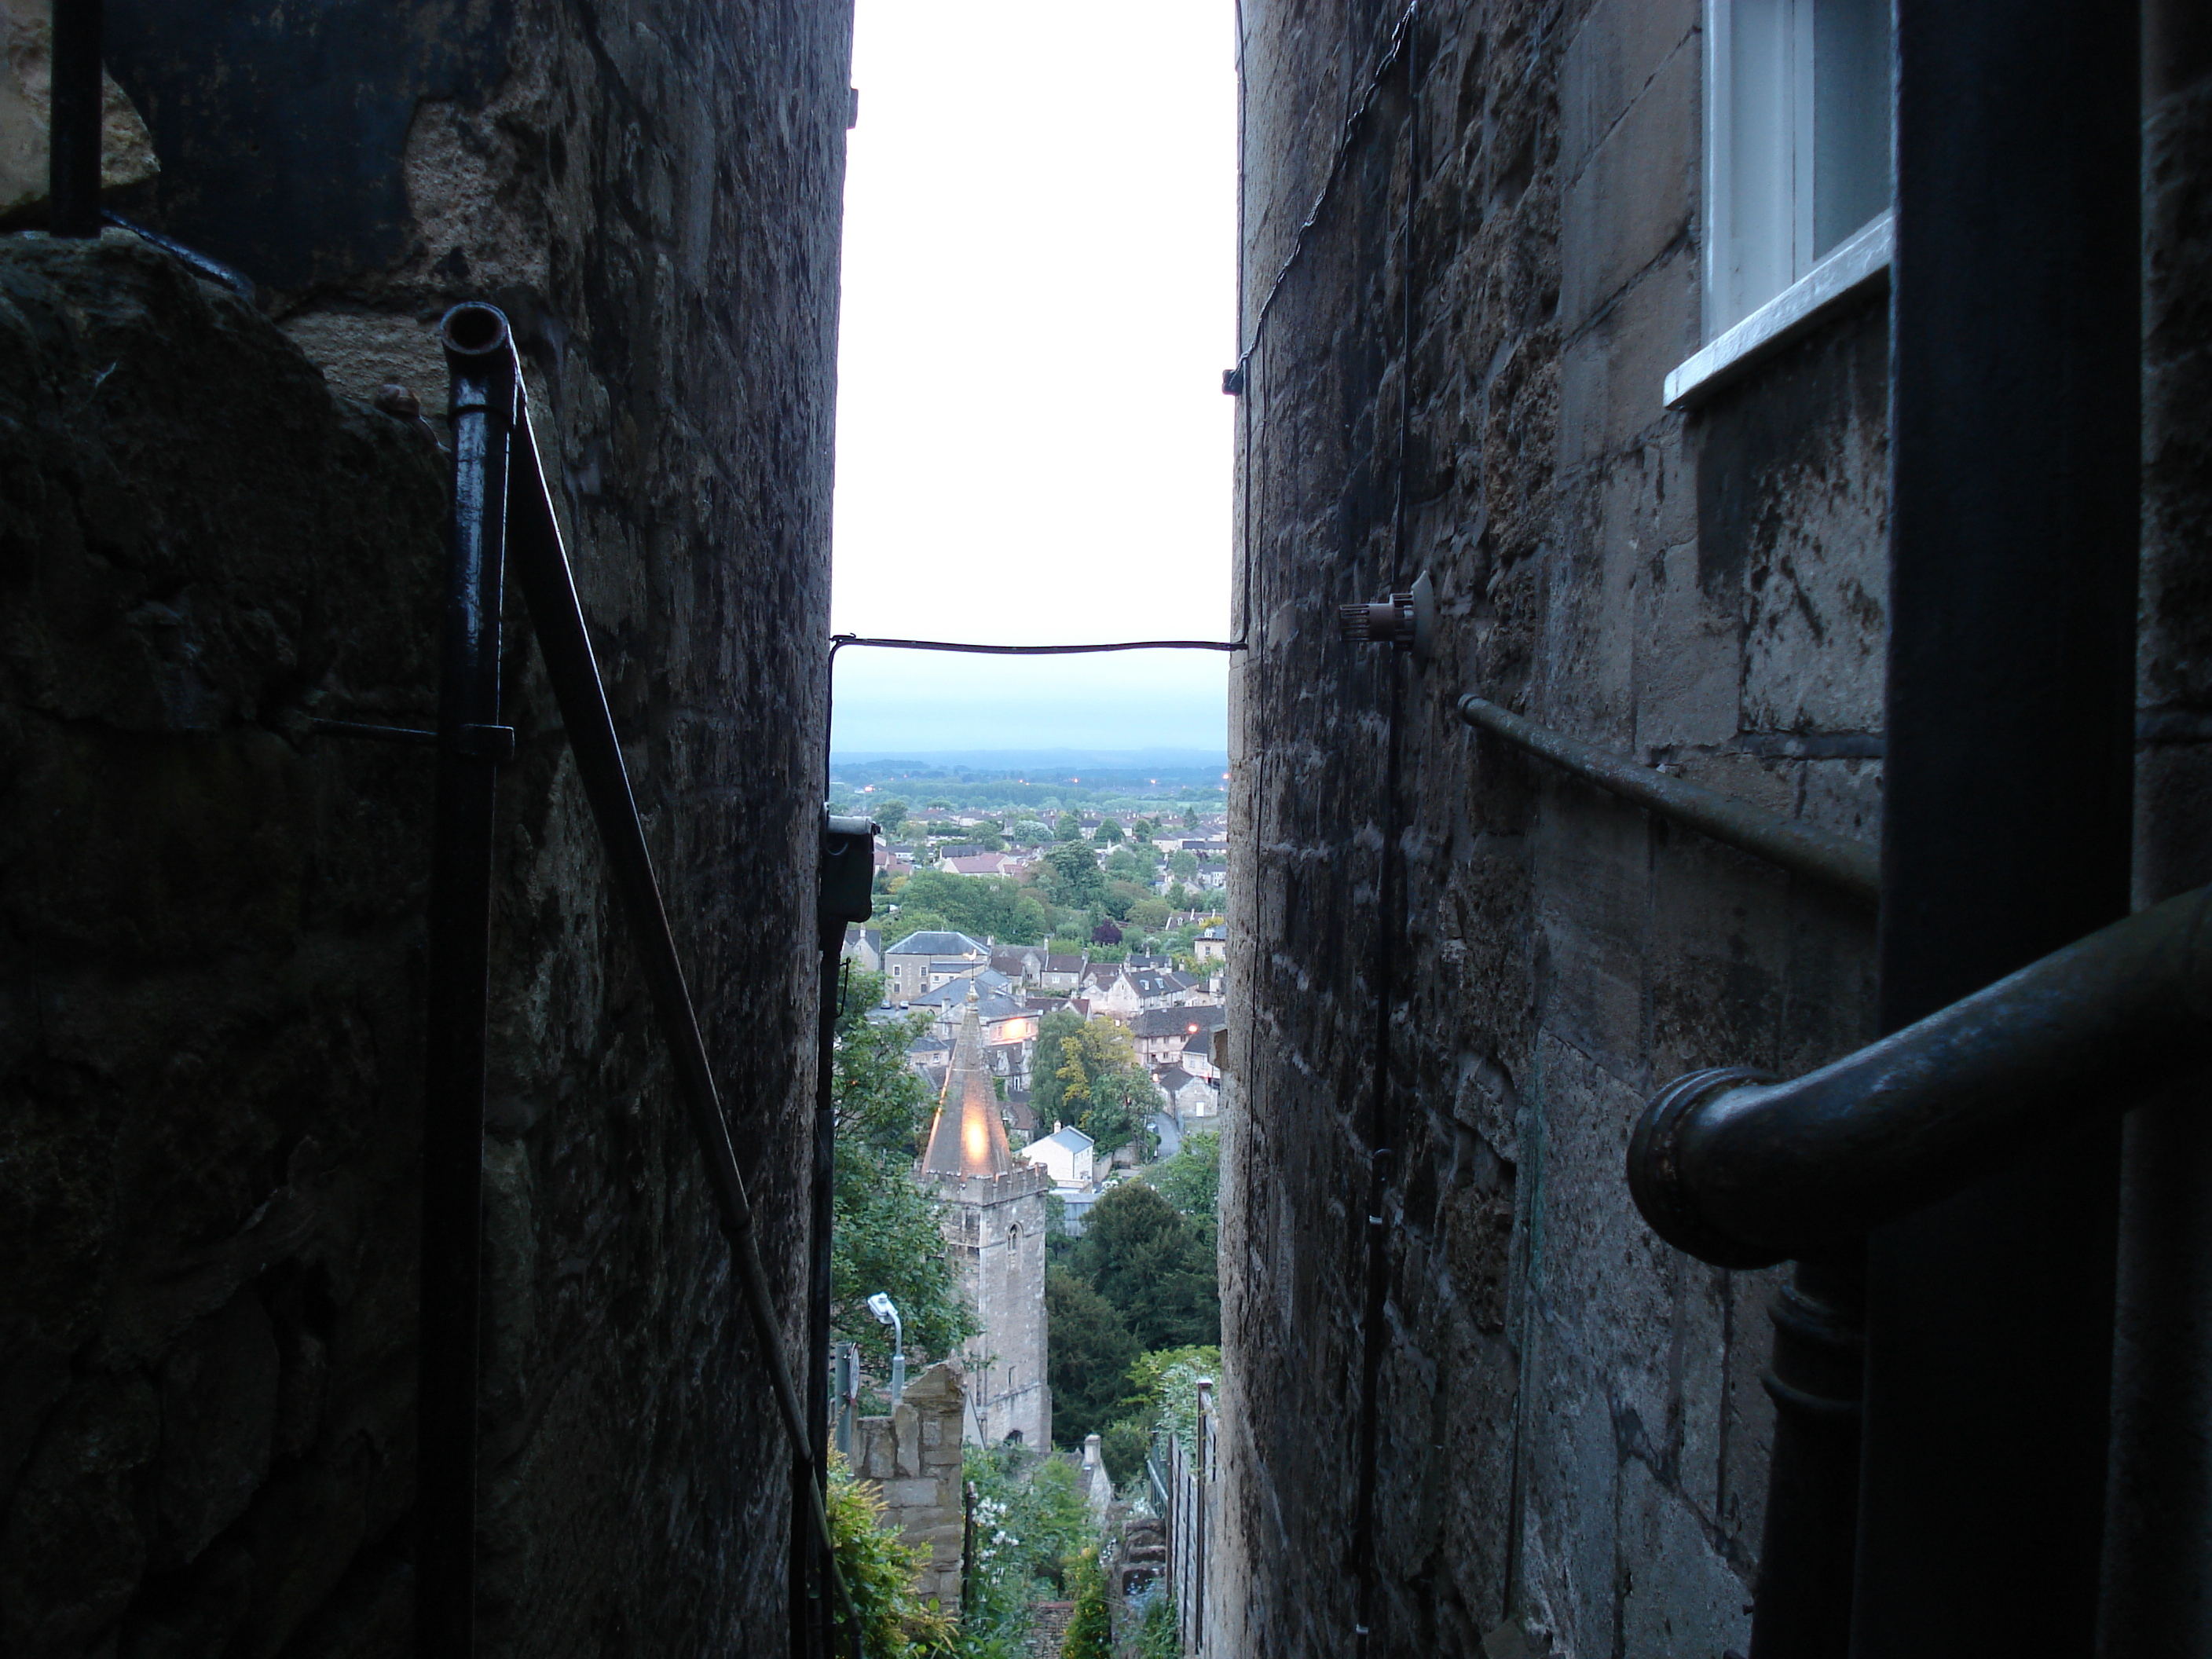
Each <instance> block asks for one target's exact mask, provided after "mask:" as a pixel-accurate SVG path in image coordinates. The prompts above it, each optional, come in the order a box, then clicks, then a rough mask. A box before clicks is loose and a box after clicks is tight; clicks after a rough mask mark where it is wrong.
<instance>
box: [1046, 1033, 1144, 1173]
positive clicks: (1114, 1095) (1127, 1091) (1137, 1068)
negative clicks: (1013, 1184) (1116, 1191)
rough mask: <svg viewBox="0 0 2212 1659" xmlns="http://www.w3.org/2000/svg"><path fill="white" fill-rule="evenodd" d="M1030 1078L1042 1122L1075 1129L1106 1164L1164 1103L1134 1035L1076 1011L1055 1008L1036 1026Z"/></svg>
mask: <svg viewBox="0 0 2212 1659" xmlns="http://www.w3.org/2000/svg"><path fill="white" fill-rule="evenodd" d="M1030 1079H1031V1085H1030V1104H1031V1105H1032V1107H1033V1108H1034V1109H1035V1110H1036V1116H1037V1121H1038V1122H1039V1123H1040V1124H1044V1123H1073V1125H1075V1127H1077V1128H1079V1129H1080V1130H1082V1131H1083V1133H1085V1134H1087V1135H1089V1136H1090V1137H1091V1140H1092V1141H1093V1142H1095V1143H1096V1149H1097V1155H1098V1156H1099V1157H1100V1158H1110V1157H1112V1156H1113V1155H1114V1154H1115V1152H1119V1151H1120V1150H1121V1148H1122V1147H1124V1146H1127V1145H1128V1144H1129V1142H1130V1140H1131V1139H1133V1138H1134V1137H1135V1135H1137V1134H1138V1133H1139V1132H1140V1131H1141V1130H1142V1128H1143V1126H1144V1122H1145V1120H1146V1118H1147V1117H1149V1116H1150V1115H1152V1109H1153V1108H1154V1107H1155V1106H1156V1105H1157V1104H1158V1100H1159V1091H1158V1088H1157V1087H1156V1086H1155V1085H1154V1084H1153V1082H1152V1074H1151V1073H1148V1072H1146V1070H1145V1067H1144V1062H1142V1061H1141V1060H1139V1059H1138V1058H1137V1051H1136V1049H1135V1048H1134V1047H1133V1045H1132V1044H1131V1043H1130V1042H1129V1034H1128V1033H1127V1031H1125V1030H1122V1029H1121V1027H1120V1026H1119V1025H1117V1024H1115V1023H1114V1022H1113V1021H1112V1020H1110V1019H1085V1018H1084V1017H1083V1016H1082V1015H1080V1014H1079V1013H1077V1012H1075V1011H1074V1010H1073V1009H1072V1008H1056V1009H1054V1011H1053V1012H1051V1013H1048V1014H1047V1015H1046V1016H1045V1017H1044V1018H1042V1019H1041V1020H1039V1021H1038V1022H1037V1040H1036V1050H1035V1051H1034V1052H1033V1053H1032V1054H1031V1055H1030Z"/></svg>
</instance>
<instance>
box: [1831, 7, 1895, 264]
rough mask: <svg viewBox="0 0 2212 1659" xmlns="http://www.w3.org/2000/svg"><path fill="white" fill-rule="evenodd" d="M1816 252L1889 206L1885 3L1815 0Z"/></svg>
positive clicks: (1886, 8)
mask: <svg viewBox="0 0 2212 1659" xmlns="http://www.w3.org/2000/svg"><path fill="white" fill-rule="evenodd" d="M1813 18H1814V41H1813V81H1814V94H1813V99H1814V119H1813V147H1814V160H1813V253H1814V258H1819V257H1820V256H1821V255H1823V254H1825V253H1826V252H1827V251H1828V250H1829V249H1830V248H1832V247H1833V246H1836V244H1837V243H1838V242H1840V241H1842V240H1844V238H1845V237H1847V236H1849V235H1850V234H1851V233H1852V232H1853V231H1855V230H1857V228H1859V227H1860V226H1861V225H1863V224H1864V223H1866V222H1867V221H1868V220H1869V219H1871V218H1873V217H1874V216H1875V214H1877V213H1880V212H1881V210H1883V209H1884V208H1886V207H1887V206H1888V205H1889V172H1890V168H1889V0H1814V7H1813Z"/></svg>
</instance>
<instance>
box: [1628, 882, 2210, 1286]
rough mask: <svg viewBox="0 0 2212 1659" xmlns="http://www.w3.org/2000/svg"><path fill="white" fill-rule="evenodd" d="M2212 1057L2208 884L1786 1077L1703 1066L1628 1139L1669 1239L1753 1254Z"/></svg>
mask: <svg viewBox="0 0 2212 1659" xmlns="http://www.w3.org/2000/svg"><path fill="white" fill-rule="evenodd" d="M2209 1062H2212V887H2201V888H2198V889H2197V890H2194V891H2192V892H2187V893H2183V894H2179V895H2178V896H2175V897H2173V898H2170V899H2168V900H2166V902H2164V903H2162V904H2160V905H2156V906H2154V907H2153V908H2150V909H2148V910H2144V911H2142V912H2140V913H2139V914H2137V915H2132V916H2129V917H2127V918H2125V919H2124V920H2123V921H2116V922H2114V923H2113V924H2112V926H2111V927H2106V928H2102V929H2100V931H2098V932H2097V933H2092V934H2091V935H2089V937H2088V938H2087V939H2080V940H2077V941H2075V943H2074V944H2072V945H2068V946H2067V947H2066V948H2065V949H2064V950H2063V951H2055V952H2053V953H2052V954H2051V955H2050V956H2047V957H2044V958H2043V959H2042V960H2041V961H2039V962H2036V963H2030V964H2029V965H2028V966H2027V967H2026V968H2023V969H2021V970H2020V971H2019V972H2018V973H2015V974H2012V975H2008V976H2007V977H2006V978H2004V979H2002V980H2000V981H1997V982H1996V984H1995V985H1992V986H1990V987H1988V988H1987V989H1986V990H1983V991H1979V992H1977V993H1976V994H1974V995H1972V996H1970V997H1967V998H1966V999H1964V1000H1961V1001H1959V1002H1954V1003H1953V1004H1952V1005H1951V1006H1948V1007H1947V1008H1944V1009H1942V1010H1941V1011H1939V1012H1936V1013H1934V1014H1930V1015H1929V1017H1928V1018H1925V1019H1923V1020H1920V1021H1917V1022H1916V1023H1915V1024H1911V1025H1909V1026H1907V1027H1906V1028H1905V1030H1901V1031H1899V1032H1897V1033H1895V1034H1894V1035H1893V1036H1887V1037H1884V1038H1882V1039H1881V1041H1880V1042H1875V1043H1870V1044H1869V1045H1868V1046H1867V1047H1866V1048H1861V1049H1860V1050H1858V1051H1857V1053H1856V1054H1847V1055H1845V1056H1844V1058H1843V1059H1841V1060H1837V1061H1835V1062H1833V1063H1832V1064H1831V1065H1827V1066H1822V1067H1821V1068H1820V1070H1819V1071H1817V1072H1813V1073H1808V1075H1806V1076H1804V1077H1801V1078H1797V1079H1793V1080H1791V1081H1789V1082H1786V1083H1778V1082H1771V1081H1765V1080H1763V1079H1757V1076H1756V1074H1755V1073H1747V1072H1745V1071H1743V1070H1741V1069H1737V1068H1726V1069H1720V1070H1715V1071H1707V1072H1692V1073H1689V1074H1688V1075H1687V1076H1686V1077H1682V1078H1679V1079H1676V1080H1675V1081H1674V1082H1673V1083H1672V1084H1669V1085H1668V1086H1667V1087H1666V1088H1665V1089H1663V1090H1662V1091H1660V1092H1659V1093H1658V1094H1657V1095H1656V1096H1654V1097H1653V1098H1652V1100H1651V1103H1650V1105H1649V1106H1648V1107H1646V1108H1645V1109H1644V1115H1643V1117H1642V1118H1641V1119H1640V1120H1639V1121H1638V1123H1637V1126H1636V1129H1635V1133H1633V1135H1632V1137H1631V1138H1630V1141H1629V1151H1628V1184H1629V1189H1630V1191H1631V1192H1632V1194H1634V1196H1635V1199H1636V1205H1637V1208H1638V1209H1639V1210H1641V1211H1642V1212H1643V1213H1644V1219H1645V1220H1646V1221H1648V1222H1649V1223H1650V1225H1651V1228H1652V1231H1655V1232H1656V1233H1657V1234H1658V1235H1659V1236H1660V1237H1662V1238H1663V1239H1665V1240H1666V1241H1667V1242H1668V1243H1669V1244H1672V1245H1673V1246H1674V1248H1675V1249H1680V1250H1685V1251H1686V1252H1688V1253H1689V1254H1690V1255H1694V1256H1697V1257H1698V1258H1699V1259H1700V1260H1701V1261H1711V1262H1713V1263H1715V1264H1717V1265H1718V1266H1721V1267H1764V1266H1766V1265H1767V1264H1769V1263H1771V1262H1776V1261H1784V1260H1788V1259H1790V1258H1792V1257H1796V1258H1801V1259H1802V1258H1805V1257H1808V1256H1814V1255H1822V1254H1824V1253H1826V1252H1828V1251H1831V1250H1834V1249H1842V1248H1845V1247H1848V1246H1849V1245H1850V1243H1852V1242H1853V1241H1854V1240H1856V1239H1857V1238H1860V1237H1863V1236H1864V1235H1865V1234H1867V1233H1868V1232H1870V1231H1873V1230H1874V1229H1875V1228H1876V1227H1880V1226H1881V1225H1885V1224H1887V1223H1888V1222H1891V1221H1893V1220H1896V1219H1897V1218H1899V1217H1900V1216H1905V1215H1909V1214H1911V1212H1914V1211H1916V1210H1919V1209H1923V1208H1925V1207H1926V1206H1929V1205H1930V1204H1935V1203H1938V1202H1940V1201H1942V1200H1944V1199H1946V1198H1948V1197H1950V1196H1952V1195H1953V1194H1957V1193H1960V1192H1963V1191H1965V1190H1966V1189H1967V1188H1970V1187H1972V1186H1974V1185H1975V1184H1977V1183H1978V1182H1981V1181H1984V1180H1985V1179H1987V1178H1988V1177H1989V1176H1993V1175H1996V1174H1997V1173H1999V1172H2000V1171H2002V1170H2005V1169H2007V1168H2008V1167H2010V1166H2012V1165H2014V1164H2018V1163H2020V1162H2021V1160H2022V1159H2024V1158H2031V1157H2033V1156H2034V1155H2035V1154H2037V1153H2039V1152H2042V1151H2044V1150H2045V1149H2047V1148H2049V1147H2051V1146H2061V1145H2063V1144H2065V1143H2067V1142H2068V1141H2069V1140H2070V1139H2074V1138H2076V1137H2079V1136H2081V1135H2084V1134H2093V1133H2096V1132H2097V1131H2098V1130H2099V1129H2100V1127H2101V1126H2103V1125H2104V1124H2106V1122H2108V1121H2110V1120H2112V1119H2113V1118H2115V1117H2117V1116H2118V1115H2120V1114H2121V1113H2123V1112H2125V1111H2127V1110H2128V1109H2130V1108H2131V1107H2134V1106H2136V1105H2139V1104H2141V1103H2142V1102H2143V1101H2145V1100H2147V1099H2148V1098H2150V1097H2152V1096H2154V1095H2155V1094H2156V1093H2157V1092H2158V1091H2160V1090H2161V1089H2164V1088H2166V1086H2168V1085H2171V1084H2172V1083H2174V1082H2176V1081H2178V1080H2179V1079H2183V1078H2185V1077H2188V1076H2189V1075H2191V1073H2194V1072H2197V1071H2198V1070H2200V1069H2202V1068H2203V1066H2205V1065H2206V1064H2207V1063H2209Z"/></svg>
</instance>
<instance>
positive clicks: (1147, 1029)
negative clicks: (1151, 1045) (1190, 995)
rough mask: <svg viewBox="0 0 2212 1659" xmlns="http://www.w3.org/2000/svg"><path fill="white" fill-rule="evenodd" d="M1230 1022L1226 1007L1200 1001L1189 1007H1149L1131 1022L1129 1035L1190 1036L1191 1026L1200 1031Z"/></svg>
mask: <svg viewBox="0 0 2212 1659" xmlns="http://www.w3.org/2000/svg"><path fill="white" fill-rule="evenodd" d="M1226 1024H1229V1015H1228V1012H1227V1011H1226V1010H1225V1009H1221V1008H1217V1007H1213V1006H1211V1005H1209V1004H1206V1003H1199V1004H1197V1005H1195V1006H1192V1007H1188V1008H1147V1009H1146V1010H1145V1012H1143V1013H1141V1014H1139V1015H1138V1016H1137V1017H1136V1018H1134V1019H1133V1020H1131V1021H1130V1022H1129V1035H1130V1036H1135V1037H1164V1036H1189V1035H1190V1028H1191V1027H1192V1026H1194V1025H1195V1026H1197V1027H1198V1029H1199V1030H1200V1031H1215V1030H1220V1029H1221V1027H1223V1026H1225V1025H1226Z"/></svg>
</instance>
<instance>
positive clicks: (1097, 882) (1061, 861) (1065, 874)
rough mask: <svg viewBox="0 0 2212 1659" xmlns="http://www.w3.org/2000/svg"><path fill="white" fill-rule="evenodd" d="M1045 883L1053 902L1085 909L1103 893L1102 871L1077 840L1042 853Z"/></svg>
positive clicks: (1104, 890) (1104, 878) (1098, 899)
mask: <svg viewBox="0 0 2212 1659" xmlns="http://www.w3.org/2000/svg"><path fill="white" fill-rule="evenodd" d="M1045 866H1046V867H1045V873H1044V883H1045V887H1046V891H1047V895H1048V896H1049V897H1050V898H1051V899H1052V901H1053V902H1054V903H1055V904H1060V905H1064V906H1067V907H1069V908H1077V909H1088V908H1090V907H1091V906H1092V905H1094V904H1097V903H1098V902H1100V901H1101V900H1103V898H1104V897H1105V896H1106V877H1105V873H1104V872H1103V871H1101V870H1100V869H1099V867H1098V861H1097V860H1096V859H1094V858H1092V857H1091V849H1090V848H1087V847H1085V845H1084V844H1083V843H1082V842H1079V841H1073V842H1061V843H1060V845H1059V846H1057V847H1055V848H1053V849H1052V851H1051V852H1049V853H1048V854H1045Z"/></svg>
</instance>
